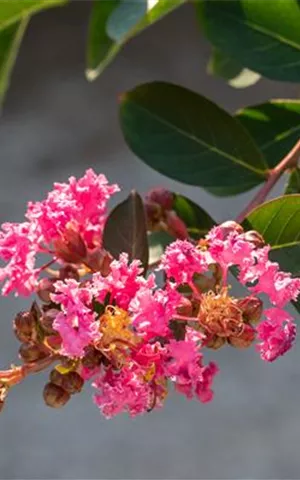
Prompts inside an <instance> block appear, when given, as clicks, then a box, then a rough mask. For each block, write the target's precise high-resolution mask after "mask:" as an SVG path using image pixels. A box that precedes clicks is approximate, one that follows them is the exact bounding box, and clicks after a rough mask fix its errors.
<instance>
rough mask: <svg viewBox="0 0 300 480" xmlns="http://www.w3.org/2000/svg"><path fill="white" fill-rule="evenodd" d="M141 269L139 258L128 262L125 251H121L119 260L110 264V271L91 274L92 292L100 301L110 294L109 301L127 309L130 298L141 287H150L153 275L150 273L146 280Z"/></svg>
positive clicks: (152, 284)
mask: <svg viewBox="0 0 300 480" xmlns="http://www.w3.org/2000/svg"><path fill="white" fill-rule="evenodd" d="M142 272H143V269H142V267H141V262H140V261H139V260H133V262H131V263H129V260H128V255H127V253H122V254H121V255H120V258H119V260H114V261H113V262H112V263H111V264H110V273H109V275H107V276H106V277H103V276H102V275H101V274H100V273H95V274H94V275H93V285H94V294H95V297H96V299H97V301H99V302H100V303H102V302H103V301H104V299H105V298H106V296H107V294H108V293H109V294H110V302H111V303H112V302H113V301H114V302H115V303H116V304H117V305H118V307H120V308H123V309H125V310H127V308H128V305H129V303H130V302H131V300H132V298H133V297H134V296H135V295H136V293H137V291H138V290H139V289H140V288H141V287H144V286H145V287H146V286H147V287H149V288H152V287H153V286H154V284H155V283H154V277H153V276H152V275H151V276H150V277H149V278H148V279H147V280H145V278H144V277H143V276H142V275H141V274H142Z"/></svg>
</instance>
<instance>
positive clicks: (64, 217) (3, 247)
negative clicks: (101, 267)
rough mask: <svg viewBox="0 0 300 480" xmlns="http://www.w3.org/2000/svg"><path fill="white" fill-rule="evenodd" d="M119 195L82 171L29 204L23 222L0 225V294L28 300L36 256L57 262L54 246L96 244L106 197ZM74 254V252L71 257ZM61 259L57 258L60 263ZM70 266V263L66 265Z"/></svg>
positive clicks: (36, 271)
mask: <svg viewBox="0 0 300 480" xmlns="http://www.w3.org/2000/svg"><path fill="white" fill-rule="evenodd" d="M118 191H119V188H118V186H117V185H109V184H108V182H107V179H106V177H105V176H104V175H96V173H95V172H94V171H93V170H91V169H90V170H87V171H86V173H85V175H84V176H83V177H82V178H80V179H79V180H76V178H75V177H70V178H69V183H55V184H54V189H53V190H52V192H50V193H49V194H48V196H47V198H46V199H45V200H43V201H42V202H35V203H32V202H30V203H29V204H28V209H27V212H26V214H25V217H26V219H27V221H25V222H23V223H4V224H3V225H2V231H1V232H0V258H2V259H3V260H4V261H5V262H8V264H7V265H6V266H5V267H3V268H1V269H0V281H3V280H5V279H6V283H5V285H4V287H3V290H2V294H3V295H8V294H9V293H11V292H12V291H13V290H14V291H15V292H16V294H20V295H29V294H31V293H32V292H33V291H34V290H35V288H36V286H37V280H38V276H39V274H40V272H41V268H36V257H37V254H40V253H42V254H48V255H49V254H50V255H52V256H53V255H54V256H56V257H57V259H60V255H59V248H57V249H56V247H58V246H59V245H60V244H66V243H70V242H71V243H75V245H73V246H74V249H75V250H76V247H77V249H78V248H81V250H82V249H84V248H85V245H86V247H88V248H95V247H99V246H100V245H101V241H102V232H103V228H104V224H105V220H106V215H107V202H108V200H109V198H110V197H111V196H112V195H113V194H114V193H116V192H118ZM56 250H57V251H56ZM75 253H76V252H75ZM60 260H61V259H60ZM72 263H73V262H72Z"/></svg>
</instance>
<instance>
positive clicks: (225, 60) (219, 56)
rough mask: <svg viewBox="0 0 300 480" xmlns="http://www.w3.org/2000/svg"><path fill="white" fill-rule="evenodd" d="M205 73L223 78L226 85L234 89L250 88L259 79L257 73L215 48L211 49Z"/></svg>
mask: <svg viewBox="0 0 300 480" xmlns="http://www.w3.org/2000/svg"><path fill="white" fill-rule="evenodd" d="M207 71H208V73H210V74H211V75H216V76H217V77H221V78H224V79H225V80H227V81H228V85H230V86H231V87H234V88H246V87H251V86H252V85H254V84H255V83H257V82H258V81H259V80H260V78H261V77H260V75H259V73H256V72H253V71H252V70H249V69H248V68H244V67H242V66H241V65H240V64H239V63H238V62H237V61H236V60H233V59H232V58H231V57H228V56H227V55H224V53H223V52H221V50H218V49H216V48H214V49H213V53H212V56H211V58H210V61H209V63H208V66H207Z"/></svg>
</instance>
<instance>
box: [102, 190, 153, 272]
mask: <svg viewBox="0 0 300 480" xmlns="http://www.w3.org/2000/svg"><path fill="white" fill-rule="evenodd" d="M103 246H104V248H105V249H106V250H108V251H109V252H110V253H111V254H112V256H113V257H114V258H118V257H119V255H120V253H122V252H126V253H128V256H129V260H130V261H131V260H134V259H138V260H140V261H141V262H142V265H143V267H144V269H145V270H146V269H147V267H148V241H147V229H146V218H145V212H144V205H143V201H142V199H141V197H140V195H139V194H138V193H137V192H135V191H132V192H131V193H130V195H129V196H128V198H127V199H126V200H124V202H122V203H120V204H119V205H117V206H116V207H115V208H114V209H113V210H112V212H111V213H110V215H109V216H108V219H107V221H106V224H105V228H104V233H103Z"/></svg>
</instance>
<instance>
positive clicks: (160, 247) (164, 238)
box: [148, 232, 175, 267]
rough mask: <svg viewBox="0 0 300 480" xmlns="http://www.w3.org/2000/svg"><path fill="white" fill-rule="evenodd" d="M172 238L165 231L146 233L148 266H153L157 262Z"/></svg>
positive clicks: (172, 240)
mask: <svg viewBox="0 0 300 480" xmlns="http://www.w3.org/2000/svg"><path fill="white" fill-rule="evenodd" d="M174 240H175V239H174V237H172V236H171V235H169V234H168V233H166V232H151V233H149V234H148V243H149V266H150V267H151V266H155V265H156V264H157V263H158V262H159V260H160V259H161V256H162V254H163V253H164V251H165V248H166V247H167V246H168V245H169V244H170V243H172V242H174Z"/></svg>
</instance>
